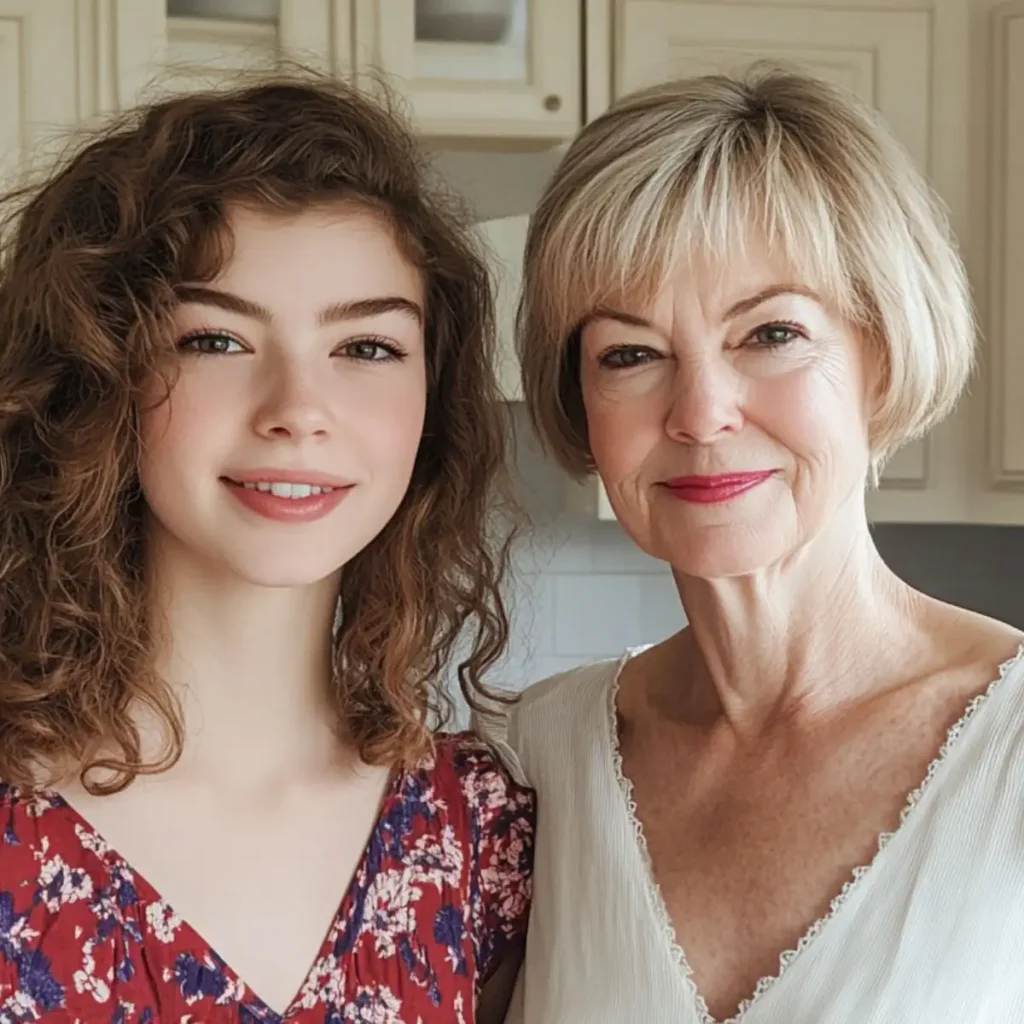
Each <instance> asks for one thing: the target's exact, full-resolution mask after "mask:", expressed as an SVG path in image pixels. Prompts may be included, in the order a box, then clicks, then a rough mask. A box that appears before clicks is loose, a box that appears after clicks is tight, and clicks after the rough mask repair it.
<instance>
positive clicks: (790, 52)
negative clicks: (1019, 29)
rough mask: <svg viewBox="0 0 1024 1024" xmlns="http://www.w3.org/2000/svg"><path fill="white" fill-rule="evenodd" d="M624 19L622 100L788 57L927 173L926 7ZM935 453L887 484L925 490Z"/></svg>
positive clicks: (644, 8)
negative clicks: (892, 137) (868, 109)
mask: <svg viewBox="0 0 1024 1024" xmlns="http://www.w3.org/2000/svg"><path fill="white" fill-rule="evenodd" d="M621 18H622V21H621V23H620V24H621V34H620V37H619V40H618V47H617V51H618V52H617V57H618V59H617V61H616V62H615V63H616V71H617V74H616V82H615V91H616V94H617V95H620V96H621V95H623V94H624V93H627V92H630V91H632V90H634V89H638V88H641V87H643V86H645V85H651V84H653V83H655V82H657V81H663V80H665V79H668V78H672V77H677V76H678V77H684V76H690V75H704V74H714V73H721V72H735V71H738V70H741V69H742V68H743V67H745V66H747V65H749V64H750V63H752V62H753V61H755V60H758V59H769V60H771V59H774V60H779V61H784V62H786V63H787V64H795V65H797V66H800V67H803V68H804V69H805V70H807V71H808V72H810V73H811V74H814V75H816V76H818V77H819V78H823V79H826V80H827V81H831V82H834V83H836V84H838V85H842V86H845V87H846V88H848V89H851V90H852V91H853V92H855V93H857V94H858V95H859V96H860V97H861V98H862V99H864V100H865V101H867V102H868V103H870V104H872V105H873V106H874V107H875V108H876V109H878V110H879V111H880V112H881V113H882V115H883V116H884V117H885V118H886V120H887V121H888V123H889V125H890V127H891V128H892V129H893V131H894V132H895V134H896V135H897V136H898V138H899V139H900V141H901V142H902V143H903V145H904V146H905V147H906V148H907V150H908V151H909V152H910V154H911V156H913V157H914V159H915V160H916V161H917V164H918V166H919V167H920V168H921V169H922V170H924V171H925V172H926V173H927V172H928V170H929V163H930V159H929V157H930V96H931V90H930V80H929V65H930V60H929V54H930V50H929V47H930V31H931V25H930V16H929V14H928V12H926V11H898V10H878V9H873V8H865V9H860V10H856V11H854V10H849V9H837V8H827V7H806V6H802V7H794V6H790V5H788V4H783V3H779V4H774V3H770V2H769V3H757V4H753V3H752V4H733V3H679V2H676V0H625V2H624V3H623V4H622V13H621ZM930 447H931V445H930V443H929V441H928V440H927V439H925V440H923V441H919V442H917V443H916V444H912V445H909V446H908V447H906V448H904V449H903V450H902V451H900V452H898V453H897V454H896V456H895V457H894V458H893V459H892V461H891V462H890V463H889V464H888V466H887V467H886V469H885V472H884V474H883V477H882V486H883V488H887V489H900V490H907V489H909V490H921V489H924V488H926V487H927V486H928V485H929V469H930V463H931V461H932V457H933V455H934V453H933V452H930V451H929V448H930Z"/></svg>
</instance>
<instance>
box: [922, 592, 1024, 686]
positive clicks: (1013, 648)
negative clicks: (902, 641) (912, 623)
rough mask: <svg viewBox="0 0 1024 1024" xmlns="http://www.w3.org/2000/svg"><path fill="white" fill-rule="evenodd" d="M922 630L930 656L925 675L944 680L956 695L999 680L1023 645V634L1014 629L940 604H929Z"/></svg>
mask: <svg viewBox="0 0 1024 1024" xmlns="http://www.w3.org/2000/svg"><path fill="white" fill-rule="evenodd" d="M925 628H926V633H927V635H928V638H929V641H930V644H929V646H930V647H931V649H932V652H933V659H932V664H931V665H928V666H926V674H932V675H934V676H937V677H940V678H945V679H946V680H948V681H949V683H950V688H951V689H953V690H957V691H960V692H970V691H977V690H979V689H981V688H983V687H984V686H986V685H987V684H989V683H991V682H992V681H993V680H995V679H997V678H999V676H1000V674H1001V673H1002V671H1003V667H1004V666H1005V665H1007V664H1008V663H1010V662H1012V661H1013V660H1014V659H1015V658H1016V657H1017V656H1018V655H1019V654H1020V652H1021V648H1022V644H1024V633H1022V632H1021V630H1019V629H1017V628H1015V627H1014V626H1011V625H1009V624H1008V623H1006V622H1001V621H1000V620H998V619H993V618H990V617H989V616H987V615H981V614H979V613H978V612H973V611H970V610H969V609H967V608H959V607H957V606H955V605H950V604H945V603H943V602H940V601H931V602H930V604H929V606H928V609H927V616H926V620H925Z"/></svg>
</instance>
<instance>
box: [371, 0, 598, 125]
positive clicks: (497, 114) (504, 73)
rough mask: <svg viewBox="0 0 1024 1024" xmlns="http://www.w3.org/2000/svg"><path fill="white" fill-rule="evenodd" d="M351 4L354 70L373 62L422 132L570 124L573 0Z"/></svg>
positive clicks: (576, 30) (576, 54)
mask: <svg viewBox="0 0 1024 1024" xmlns="http://www.w3.org/2000/svg"><path fill="white" fill-rule="evenodd" d="M354 3H355V12H354V13H355V29H354V38H355V60H356V70H357V72H363V71H371V70H375V69H379V70H380V71H383V72H384V73H385V75H386V76H387V78H388V80H389V81H390V83H391V84H393V85H395V86H397V87H398V89H399V90H400V92H401V93H402V94H403V96H404V97H405V99H406V101H407V103H408V106H409V110H410V113H411V114H412V117H413V120H414V121H415V123H416V125H417V127H418V128H419V130H420V131H421V132H423V133H424V134H425V135H428V136H432V137H440V138H446V137H447V138H460V139H465V138H478V139H479V138H483V139H495V138H500V139H505V140H517V141H519V142H529V143H533V144H538V143H539V144H544V143H551V142H556V141H558V140H563V139H566V138H568V137H570V136H571V135H573V134H574V133H575V132H576V131H577V130H578V129H579V127H580V112H581V95H582V80H581V68H582V61H581V26H582V22H581V10H580V2H579V0H354Z"/></svg>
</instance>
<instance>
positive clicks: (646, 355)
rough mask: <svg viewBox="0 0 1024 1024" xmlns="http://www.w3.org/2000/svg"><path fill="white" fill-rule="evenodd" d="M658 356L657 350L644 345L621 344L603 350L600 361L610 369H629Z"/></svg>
mask: <svg viewBox="0 0 1024 1024" xmlns="http://www.w3.org/2000/svg"><path fill="white" fill-rule="evenodd" d="M657 358H658V353H657V352H655V351H654V350H653V349H650V348H646V347H645V346H643V345H619V346H617V347H616V348H610V349H608V350H607V351H605V352H602V353H601V355H600V356H599V358H598V363H600V365H601V366H603V367H605V368H606V369H609V370H628V369H630V368H631V367H634V366H643V365H644V364H645V363H649V362H651V360H653V359H657Z"/></svg>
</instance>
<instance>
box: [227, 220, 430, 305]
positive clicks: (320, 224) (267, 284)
mask: <svg viewBox="0 0 1024 1024" xmlns="http://www.w3.org/2000/svg"><path fill="white" fill-rule="evenodd" d="M225 229H226V230H225V234H226V243H227V244H226V246H225V252H224V256H225V258H224V260H223V262H222V264H221V266H220V268H219V271H218V273H217V274H216V276H215V277H214V278H213V280H212V283H213V284H214V285H219V286H222V287H231V288H238V289H240V290H244V291H245V292H246V293H251V292H254V291H255V292H257V293H258V294H254V295H251V296H250V297H252V298H256V299H259V300H260V301H262V302H264V303H265V304H274V302H275V300H277V301H279V302H281V303H287V304H295V303H300V302H301V301H302V300H303V299H307V298H308V299H316V300H317V301H321V300H323V299H324V298H327V299H330V300H332V301H337V300H339V299H345V298H365V297H371V296H374V295H379V294H388V295H392V294H400V295H403V296H405V297H407V298H409V299H412V300H416V301H421V300H422V292H423V281H422V274H421V272H420V271H419V269H418V268H417V267H415V266H414V265H413V263H412V262H411V261H410V260H409V258H408V257H407V255H406V253H405V250H404V248H403V246H401V245H400V244H399V240H398V237H397V234H396V231H395V229H394V228H393V227H392V225H391V224H390V223H389V222H388V221H387V220H386V219H385V218H384V217H383V216H382V215H380V214H378V213H375V212H373V211H370V210H366V209H361V208H359V207H356V206H353V205H351V204H346V205H338V206H331V207H323V208H314V209H309V210H303V211H300V212H294V213H292V212H279V211H274V210H264V209H258V208H251V207H234V208H232V209H230V210H229V211H228V213H227V217H226V221H225Z"/></svg>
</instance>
